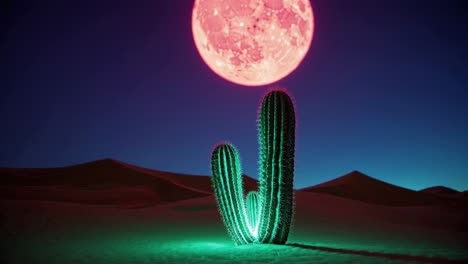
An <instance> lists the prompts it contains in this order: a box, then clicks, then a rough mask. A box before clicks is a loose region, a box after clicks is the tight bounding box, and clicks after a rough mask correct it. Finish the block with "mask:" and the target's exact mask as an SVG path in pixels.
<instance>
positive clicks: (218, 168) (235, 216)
mask: <svg viewBox="0 0 468 264" xmlns="http://www.w3.org/2000/svg"><path fill="white" fill-rule="evenodd" d="M211 170H212V172H213V177H211V181H212V184H213V189H214V193H215V197H216V202H217V203H218V210H219V212H220V214H221V217H222V219H223V222H224V225H225V226H226V228H227V230H228V233H229V235H230V236H231V238H232V239H233V240H234V242H235V243H236V244H238V245H241V244H247V243H251V242H253V241H254V238H253V237H252V234H251V232H250V230H249V226H248V223H247V216H246V211H245V204H244V197H243V188H242V172H241V166H240V160H239V155H238V154H237V150H236V149H235V148H234V146H232V145H229V144H220V145H218V146H217V147H216V148H215V149H214V150H213V152H212V154H211Z"/></svg>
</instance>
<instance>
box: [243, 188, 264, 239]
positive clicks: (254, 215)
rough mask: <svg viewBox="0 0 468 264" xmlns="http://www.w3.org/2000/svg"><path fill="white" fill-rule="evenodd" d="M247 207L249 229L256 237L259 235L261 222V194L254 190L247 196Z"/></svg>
mask: <svg viewBox="0 0 468 264" xmlns="http://www.w3.org/2000/svg"><path fill="white" fill-rule="evenodd" d="M245 207H246V210H247V223H248V225H249V230H250V232H251V234H252V235H253V236H254V238H257V236H258V226H259V224H260V213H261V212H262V211H261V210H260V209H261V201H260V194H259V193H258V192H255V191H252V192H249V194H247V196H246V198H245Z"/></svg>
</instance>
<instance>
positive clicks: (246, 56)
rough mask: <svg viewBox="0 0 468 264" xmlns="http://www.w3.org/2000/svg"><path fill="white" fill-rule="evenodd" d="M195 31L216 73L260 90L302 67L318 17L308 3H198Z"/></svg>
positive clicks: (215, 0)
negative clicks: (259, 87) (263, 86)
mask: <svg viewBox="0 0 468 264" xmlns="http://www.w3.org/2000/svg"><path fill="white" fill-rule="evenodd" d="M192 31H193V38H194V41H195V45H196V47H197V49H198V52H199V53H200V55H201V57H202V58H203V60H204V61H205V62H206V64H207V65H208V66H209V67H210V68H211V69H212V70H213V71H214V72H215V73H216V74H218V75H219V76H221V77H223V78H224V79H226V80H228V81H231V82H234V83H237V84H240V85H246V86H260V85H267V84H270V83H274V82H276V81H278V80H280V79H282V78H284V77H286V76H287V75H289V74H290V73H291V72H292V71H294V70H295V69H296V68H297V67H298V66H299V64H300V63H301V61H302V60H303V59H304V57H305V55H306V54H307V51H308V50H309V48H310V44H311V42H312V36H313V33H314V17H313V12H312V7H311V5H310V2H309V0H195V4H194V7H193V12H192Z"/></svg>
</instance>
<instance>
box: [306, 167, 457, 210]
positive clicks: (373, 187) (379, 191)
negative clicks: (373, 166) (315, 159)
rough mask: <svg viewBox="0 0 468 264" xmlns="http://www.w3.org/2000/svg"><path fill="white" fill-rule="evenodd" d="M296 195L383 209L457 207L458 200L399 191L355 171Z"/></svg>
mask: <svg viewBox="0 0 468 264" xmlns="http://www.w3.org/2000/svg"><path fill="white" fill-rule="evenodd" d="M300 191H306V192H316V193H324V194H330V195H335V196H339V197H343V198H348V199H353V200H358V201H362V202H366V203H370V204H379V205H386V206H424V205H450V206H458V205H459V203H458V202H459V201H458V200H452V199H446V198H445V197H440V196H437V195H433V194H431V193H425V192H417V191H413V190H410V189H406V188H402V187H399V186H396V185H392V184H389V183H386V182H383V181H380V180H377V179H374V178H372V177H369V176H367V175H365V174H363V173H361V172H359V171H353V172H351V173H348V174H346V175H344V176H341V177H339V178H336V179H334V180H331V181H328V182H324V183H321V184H318V185H315V186H312V187H308V188H304V189H301V190H300ZM460 206H461V205H460Z"/></svg>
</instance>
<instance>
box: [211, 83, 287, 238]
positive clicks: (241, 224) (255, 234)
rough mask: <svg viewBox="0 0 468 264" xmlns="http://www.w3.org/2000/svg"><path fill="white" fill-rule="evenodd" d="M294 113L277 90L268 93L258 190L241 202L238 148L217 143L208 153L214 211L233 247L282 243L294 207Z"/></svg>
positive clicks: (262, 108)
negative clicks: (216, 207) (214, 199)
mask: <svg viewBox="0 0 468 264" xmlns="http://www.w3.org/2000/svg"><path fill="white" fill-rule="evenodd" d="M295 126H296V118H295V110H294V104H293V102H292V100H291V98H290V97H289V95H288V94H287V93H286V92H285V91H284V90H281V89H276V90H272V91H270V92H268V93H267V94H266V95H265V96H264V97H263V101H262V104H261V105H260V110H259V118H258V128H259V143H260V161H259V163H260V192H259V194H258V193H257V192H251V193H249V195H247V197H246V200H247V204H246V203H245V202H244V199H243V188H242V177H241V167H240V162H239V156H238V154H237V151H236V149H235V148H234V147H233V146H232V145H230V144H220V145H218V146H217V147H216V148H215V149H214V151H213V153H212V161H211V167H212V172H213V177H212V182H213V187H214V190H215V196H216V200H217V202H218V208H219V211H220V213H221V216H222V218H223V221H224V223H225V225H226V227H227V229H228V233H229V234H230V236H231V237H232V238H233V240H234V241H235V242H236V244H246V243H252V242H259V243H274V244H284V243H286V240H287V238H288V235H289V229H290V225H291V219H292V215H293V207H294V193H293V176H294V148H295Z"/></svg>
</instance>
